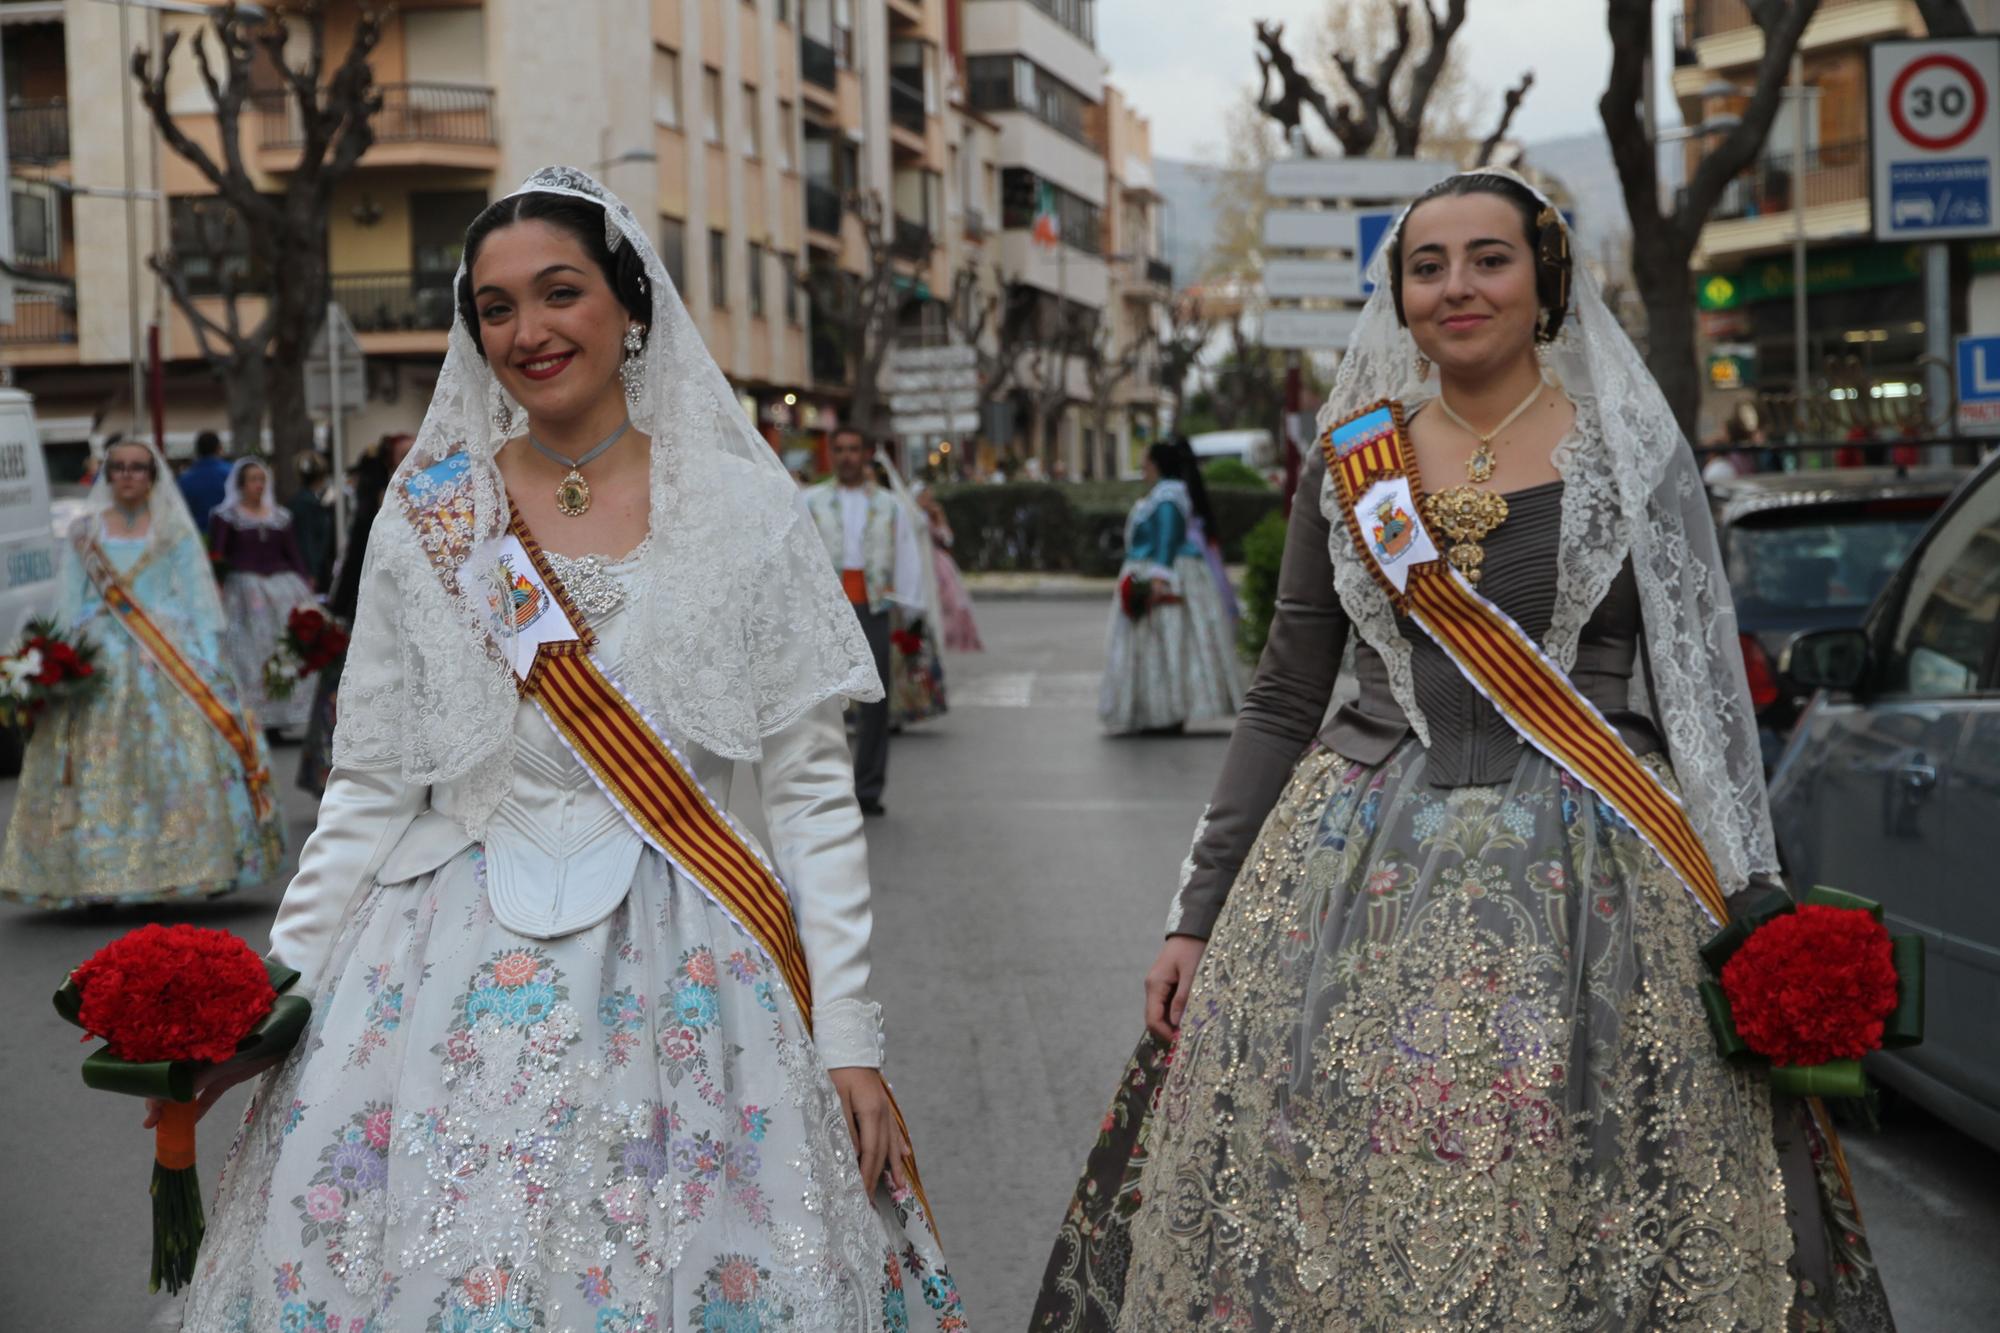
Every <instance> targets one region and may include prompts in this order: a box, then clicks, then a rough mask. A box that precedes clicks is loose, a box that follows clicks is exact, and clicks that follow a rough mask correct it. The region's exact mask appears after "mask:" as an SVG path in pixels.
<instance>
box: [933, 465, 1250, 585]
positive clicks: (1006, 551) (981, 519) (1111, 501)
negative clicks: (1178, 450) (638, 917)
mask: <svg viewBox="0 0 2000 1333" xmlns="http://www.w3.org/2000/svg"><path fill="white" fill-rule="evenodd" d="M1144 493H1145V487H1144V484H1143V483H1139V482H1096V483H1084V484H1080V485H1071V484H1064V483H1058V482H1046V481H1011V482H1006V483H1004V484H1001V485H997V486H996V485H967V486H941V487H939V488H938V493H937V494H938V501H939V503H941V504H942V505H943V506H944V511H945V515H946V516H947V517H948V518H949V519H950V520H951V527H952V532H953V533H954V534H955V535H956V537H957V545H956V546H954V547H953V548H952V557H953V558H954V559H955V560H957V562H958V565H959V568H961V569H963V570H965V571H966V572H968V573H975V572H982V571H988V570H1031V571H1039V572H1050V573H1056V572H1061V573H1076V574H1092V575H1103V576H1109V575H1112V574H1116V573H1117V572H1118V566H1119V565H1120V564H1121V563H1122V562H1123V561H1124V559H1125V516H1126V514H1128V513H1129V512H1130V511H1131V507H1132V504H1133V502H1134V501H1136V500H1137V499H1138V498H1139V497H1140V496H1141V495H1142V494H1144ZM1209 499H1210V500H1211V501H1212V502H1213V503H1214V505H1215V516H1216V521H1217V522H1218V523H1219V524H1220V525H1221V527H1222V534H1223V544H1222V554H1223V558H1224V559H1225V560H1228V561H1231V562H1232V563H1233V562H1236V561H1239V560H1242V559H1243V550H1244V541H1243V539H1244V537H1245V536H1246V535H1247V534H1248V533H1249V532H1250V530H1251V529H1252V528H1254V527H1256V526H1257V524H1258V523H1259V522H1260V521H1261V520H1262V519H1264V518H1265V516H1267V515H1269V514H1273V513H1276V512H1277V511H1278V509H1279V508H1280V501H1279V496H1278V493H1277V492H1276V491H1273V490H1268V489H1266V490H1261V491H1257V490H1248V489H1244V488H1240V487H1235V486H1229V487H1214V488H1211V489H1210V491H1209Z"/></svg>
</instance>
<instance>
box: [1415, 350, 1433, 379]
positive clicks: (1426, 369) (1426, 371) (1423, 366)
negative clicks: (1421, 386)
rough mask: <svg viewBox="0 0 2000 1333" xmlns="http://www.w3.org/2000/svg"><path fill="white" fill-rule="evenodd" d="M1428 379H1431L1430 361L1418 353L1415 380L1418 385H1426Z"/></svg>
mask: <svg viewBox="0 0 2000 1333" xmlns="http://www.w3.org/2000/svg"><path fill="white" fill-rule="evenodd" d="M1430 377H1431V359H1430V358H1429V357H1427V356H1425V355H1424V354H1423V353H1422V352H1418V353H1417V379H1418V381H1419V382H1420V383H1428V382H1429V380H1430Z"/></svg>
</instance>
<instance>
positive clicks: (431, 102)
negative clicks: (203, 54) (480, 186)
mask: <svg viewBox="0 0 2000 1333" xmlns="http://www.w3.org/2000/svg"><path fill="white" fill-rule="evenodd" d="M381 92H382V109H381V110H380V111H378V112H376V113H375V119H374V120H373V122H371V123H372V125H373V127H374V130H375V142H376V143H378V144H390V143H448V144H470V145H476V146H486V145H491V144H494V143H497V142H498V140H496V139H495V138H494V135H493V90H492V89H491V88H487V87H482V86H480V85H478V84H470V83H385V84H382V85H381ZM255 101H256V107H257V126H258V134H259V142H261V143H262V144H263V145H264V147H266V148H298V147H301V146H303V145H304V143H305V131H304V129H303V127H302V126H301V125H300V123H299V115H298V107H297V105H296V104H295V103H294V102H293V101H292V98H291V95H290V94H289V93H259V94H258V95H257V97H256V99H255Z"/></svg>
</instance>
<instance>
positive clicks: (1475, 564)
mask: <svg viewBox="0 0 2000 1333" xmlns="http://www.w3.org/2000/svg"><path fill="white" fill-rule="evenodd" d="M1541 396H1542V386H1541V385H1540V384H1539V383H1538V384H1536V385H1535V387H1534V389H1533V391H1532V392H1530V393H1529V394H1528V396H1527V397H1526V398H1523V399H1522V400H1521V401H1520V403H1519V404H1518V405H1517V406H1516V407H1515V408H1514V410H1513V411H1512V412H1509V413H1508V414H1507V416H1506V418H1505V419H1504V420H1502V421H1501V423H1500V424H1499V425H1497V426H1495V427H1494V428H1493V429H1492V430H1489V431H1485V432H1480V431H1477V430H1474V429H1473V428H1472V423H1471V422H1469V421H1467V420H1466V419H1465V418H1464V417H1462V416H1460V415H1459V414H1458V413H1456V412H1454V411H1452V410H1451V404H1450V403H1447V402H1446V401H1445V400H1444V395H1443V394H1442V393H1440V394H1439V395H1438V396H1437V405H1438V410H1439V411H1441V412H1443V413H1444V414H1445V416H1447V417H1449V418H1450V419H1451V420H1452V421H1453V422H1454V423H1456V424H1457V425H1458V427H1459V429H1460V430H1463V431H1464V432H1465V433H1466V434H1468V435H1470V436H1472V438H1473V439H1475V440H1477V441H1479V447H1478V448H1476V449H1474V450H1473V451H1472V456H1471V457H1470V458H1468V459H1466V460H1465V480H1466V482H1467V483H1470V484H1461V485H1457V486H1453V487H1452V488H1451V489H1450V490H1447V491H1440V492H1439V493H1438V494H1436V495H1431V496H1426V497H1425V498H1424V517H1425V518H1426V519H1428V520H1429V521H1430V525H1431V526H1432V527H1433V528H1435V529H1437V531H1438V533H1439V535H1440V536H1443V537H1444V538H1445V539H1447V540H1448V541H1450V542H1451V546H1450V548H1449V549H1448V550H1446V551H1445V553H1444V558H1445V559H1446V560H1449V561H1450V562H1451V564H1452V568H1454V569H1456V570H1457V571H1458V572H1459V573H1461V574H1463V575H1465V581H1466V582H1467V583H1471V584H1475V585H1476V584H1477V583H1478V582H1479V576H1480V575H1481V574H1482V573H1484V572H1485V569H1486V548H1485V547H1484V546H1483V545H1481V543H1482V542H1484V541H1485V540H1486V539H1487V538H1488V537H1490V536H1492V535H1493V530H1494V529H1495V528H1498V527H1499V526H1500V525H1501V524H1502V523H1505V522H1506V521H1507V497H1506V496H1504V495H1501V494H1499V493H1498V492H1495V491H1483V490H1480V489H1479V487H1480V485H1481V484H1482V483H1484V482H1487V481H1490V480H1492V478H1493V464H1494V458H1493V440H1494V437H1495V436H1497V435H1499V434H1500V432H1502V431H1504V430H1506V429H1507V427H1509V426H1511V425H1513V424H1514V423H1515V422H1516V421H1518V420H1519V419H1520V417H1521V414H1522V413H1523V412H1525V411H1527V410H1528V409H1529V408H1530V407H1532V406H1534V404H1535V400H1536V399H1538V398H1540V397H1541Z"/></svg>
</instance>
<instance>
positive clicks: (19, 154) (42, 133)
mask: <svg viewBox="0 0 2000 1333" xmlns="http://www.w3.org/2000/svg"><path fill="white" fill-rule="evenodd" d="M7 156H8V157H9V158H10V159H11V160H13V161H15V162H33V163H37V164H40V163H48V162H62V161H66V160H67V159H68V158H69V102H68V101H67V100H65V99H64V98H60V97H53V98H49V99H47V100H44V101H36V102H14V103H11V104H10V105H9V106H8V107H7Z"/></svg>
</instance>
